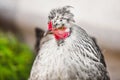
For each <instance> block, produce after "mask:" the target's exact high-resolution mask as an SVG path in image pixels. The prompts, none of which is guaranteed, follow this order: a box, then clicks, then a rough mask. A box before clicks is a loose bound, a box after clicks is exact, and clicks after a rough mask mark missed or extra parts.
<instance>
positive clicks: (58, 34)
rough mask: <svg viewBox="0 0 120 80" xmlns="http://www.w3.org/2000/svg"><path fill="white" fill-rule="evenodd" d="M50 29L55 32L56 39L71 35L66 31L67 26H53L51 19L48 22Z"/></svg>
mask: <svg viewBox="0 0 120 80" xmlns="http://www.w3.org/2000/svg"><path fill="white" fill-rule="evenodd" d="M48 30H51V32H52V33H53V34H54V36H55V39H56V40H61V39H65V38H67V37H68V36H69V35H70V32H66V27H64V26H63V27H62V28H60V29H59V28H53V27H52V22H51V21H50V22H49V23H48Z"/></svg>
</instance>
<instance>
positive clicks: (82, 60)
mask: <svg viewBox="0 0 120 80" xmlns="http://www.w3.org/2000/svg"><path fill="white" fill-rule="evenodd" d="M70 8H71V6H64V7H62V8H57V9H53V10H51V12H50V14H49V16H48V30H47V31H46V32H44V34H43V32H42V36H43V37H42V39H40V38H39V35H37V37H38V39H37V45H36V47H38V48H37V52H38V54H37V56H36V59H35V61H34V63H33V66H32V69H31V74H30V78H29V80H110V78H109V74H108V71H107V68H106V64H105V61H104V56H103V55H102V52H101V50H100V48H99V47H98V45H97V44H96V42H95V39H93V38H91V37H90V36H89V35H88V34H87V33H86V31H85V30H84V29H82V28H81V27H80V26H78V25H76V24H75V20H74V15H73V14H72V13H71V11H70ZM36 31H37V33H38V32H39V29H36ZM39 34H40V32H39ZM39 41H40V42H39ZM39 44H40V45H39Z"/></svg>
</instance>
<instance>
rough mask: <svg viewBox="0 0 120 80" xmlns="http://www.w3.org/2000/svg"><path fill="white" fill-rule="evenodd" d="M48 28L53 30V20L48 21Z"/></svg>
mask: <svg viewBox="0 0 120 80" xmlns="http://www.w3.org/2000/svg"><path fill="white" fill-rule="evenodd" d="M48 30H52V22H51V21H50V22H49V23H48Z"/></svg>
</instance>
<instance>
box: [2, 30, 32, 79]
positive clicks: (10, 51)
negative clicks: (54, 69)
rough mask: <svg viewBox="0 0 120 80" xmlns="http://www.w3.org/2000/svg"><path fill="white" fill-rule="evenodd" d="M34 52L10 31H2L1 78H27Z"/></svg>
mask: <svg viewBox="0 0 120 80" xmlns="http://www.w3.org/2000/svg"><path fill="white" fill-rule="evenodd" d="M33 59H34V54H33V51H32V50H31V49H30V48H29V47H28V45H27V44H26V43H24V42H22V41H20V40H18V38H16V36H15V35H13V34H12V33H10V32H7V33H4V32H1V31H0V80H27V79H28V77H29V73H30V69H31V66H32V63H33Z"/></svg>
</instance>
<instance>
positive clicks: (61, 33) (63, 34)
mask: <svg viewBox="0 0 120 80" xmlns="http://www.w3.org/2000/svg"><path fill="white" fill-rule="evenodd" d="M69 35H70V33H69V32H65V31H59V30H58V31H56V32H55V33H54V36H55V39H56V40H60V39H65V38H67V37H68V36H69Z"/></svg>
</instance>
